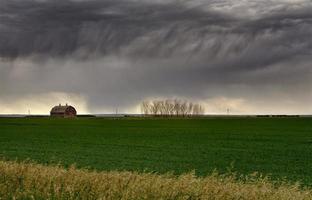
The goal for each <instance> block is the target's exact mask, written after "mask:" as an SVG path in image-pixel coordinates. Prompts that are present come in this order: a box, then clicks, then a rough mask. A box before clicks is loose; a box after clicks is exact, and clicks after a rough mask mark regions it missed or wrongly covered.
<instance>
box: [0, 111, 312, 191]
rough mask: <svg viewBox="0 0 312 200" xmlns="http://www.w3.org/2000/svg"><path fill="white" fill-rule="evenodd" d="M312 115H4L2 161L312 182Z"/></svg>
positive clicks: (0, 121) (0, 123) (0, 125)
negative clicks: (181, 116)
mask: <svg viewBox="0 0 312 200" xmlns="http://www.w3.org/2000/svg"><path fill="white" fill-rule="evenodd" d="M311 152H312V118H252V117H250V118H247V117H246V118H237V117H236V118H197V119H195V118H190V119H164V118H157V119H155V118H150V119H148V118H120V119H113V118H76V119H52V118H0V157H2V158H3V159H2V160H17V161H23V160H32V161H34V162H36V163H40V164H45V165H47V164H50V165H55V164H60V165H61V166H62V167H65V168H68V167H69V166H70V165H72V164H75V166H76V167H77V168H78V169H80V168H88V169H92V170H93V169H94V170H98V171H107V172H109V171H128V172H129V173H130V172H133V173H157V174H166V173H172V174H174V175H181V174H185V173H189V172H191V171H194V173H195V175H196V176H197V177H206V176H209V175H210V174H211V173H212V172H213V170H215V169H216V170H217V171H218V172H219V173H221V174H222V173H225V172H227V171H228V169H229V168H231V170H232V171H235V172H237V173H238V174H242V175H247V174H251V173H254V172H259V173H261V174H264V175H268V176H270V177H271V178H272V179H273V180H275V179H279V180H280V179H285V180H287V181H290V182H297V181H299V182H301V184H302V185H304V186H311V185H312V157H311Z"/></svg>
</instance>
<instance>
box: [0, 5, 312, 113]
mask: <svg viewBox="0 0 312 200" xmlns="http://www.w3.org/2000/svg"><path fill="white" fill-rule="evenodd" d="M311 54H312V1H311V0H191V1H190V0H0V113H27V112H28V110H30V112H31V113H33V114H35V113H42V114H47V113H49V111H50V108H51V106H53V105H55V104H59V103H70V104H72V105H74V106H75V107H77V110H78V112H79V113H89V112H90V113H112V112H115V109H116V108H118V110H119V111H120V112H130V113H133V112H137V111H138V110H137V107H138V105H139V104H140V102H141V101H142V100H144V99H154V98H182V99H189V100H192V101H196V102H201V103H202V104H204V105H205V106H206V112H207V113H225V112H226V109H227V108H229V109H230V110H231V113H233V114H252V113H256V114H259V113H261V114H272V113H275V114H312V79H311V78H312V56H311Z"/></svg>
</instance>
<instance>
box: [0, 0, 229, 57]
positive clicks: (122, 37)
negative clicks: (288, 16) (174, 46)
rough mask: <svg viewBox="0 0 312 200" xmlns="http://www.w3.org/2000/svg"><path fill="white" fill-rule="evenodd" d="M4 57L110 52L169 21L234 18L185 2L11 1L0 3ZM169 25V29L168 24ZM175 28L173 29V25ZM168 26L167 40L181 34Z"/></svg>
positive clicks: (215, 21)
mask: <svg viewBox="0 0 312 200" xmlns="http://www.w3.org/2000/svg"><path fill="white" fill-rule="evenodd" d="M0 13H1V15H0V20H1V26H0V34H1V35H0V38H1V43H0V44H1V47H0V48H1V49H0V55H1V56H2V57H5V58H16V57H19V56H28V55H31V54H43V55H45V54H47V55H48V56H65V55H67V54H72V53H74V52H75V51H77V50H79V49H83V50H85V51H86V54H88V53H94V52H96V53H99V54H110V53H115V52H117V51H118V49H119V48H121V47H123V46H127V45H129V43H131V42H132V41H133V40H135V39H136V38H139V37H142V36H144V35H145V34H146V33H148V32H151V31H155V30H159V29H161V28H164V27H168V26H169V25H170V26H171V25H172V26H174V25H175V24H176V26H178V25H181V23H183V24H186V25H187V24H190V26H189V27H185V28H186V29H190V28H192V26H191V25H192V24H193V26H194V25H196V26H197V27H198V26H201V25H204V24H207V25H208V24H209V25H214V24H216V25H218V26H219V25H223V24H224V23H228V22H229V21H230V20H229V18H228V17H226V16H223V15H220V14H217V13H206V12H202V11H199V10H197V9H196V10H187V9H186V8H185V7H183V5H182V4H180V5H179V4H178V3H174V2H173V3H170V4H166V5H159V4H153V3H142V2H128V1H120V0H117V1H99V0H95V1H69V0H57V1H34V0H32V1H30V0H25V1H10V0H4V1H2V2H1V5H0ZM168 28H169V27H168ZM173 28H174V27H172V29H173ZM176 33H177V32H175V31H174V30H169V31H168V32H167V33H166V36H165V37H164V38H162V39H163V40H164V42H165V41H166V40H170V39H171V38H172V37H176V35H175V34H176Z"/></svg>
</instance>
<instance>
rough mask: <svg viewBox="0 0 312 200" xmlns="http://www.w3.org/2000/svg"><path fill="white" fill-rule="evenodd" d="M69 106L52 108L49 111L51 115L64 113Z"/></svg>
mask: <svg viewBox="0 0 312 200" xmlns="http://www.w3.org/2000/svg"><path fill="white" fill-rule="evenodd" d="M69 107H71V106H69V105H65V106H62V105H58V106H54V107H53V108H52V110H51V113H65V111H66V109H67V108H69Z"/></svg>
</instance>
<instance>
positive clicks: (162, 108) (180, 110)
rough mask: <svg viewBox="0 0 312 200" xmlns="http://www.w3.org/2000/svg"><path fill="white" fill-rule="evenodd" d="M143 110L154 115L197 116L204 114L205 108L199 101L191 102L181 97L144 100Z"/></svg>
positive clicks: (144, 112) (146, 113)
mask: <svg viewBox="0 0 312 200" xmlns="http://www.w3.org/2000/svg"><path fill="white" fill-rule="evenodd" d="M141 112H142V113H143V114H145V115H153V116H164V117H168V116H183V117H185V116H195V115H203V114H204V113H205V109H204V107H203V106H202V105H200V104H198V103H193V102H189V101H186V100H181V99H174V100H172V99H165V100H153V101H143V102H142V104H141Z"/></svg>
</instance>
